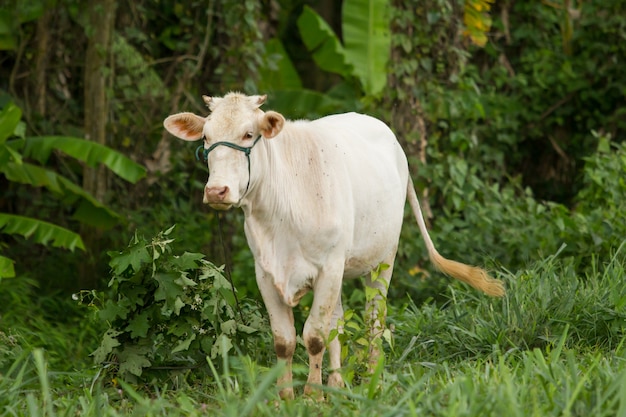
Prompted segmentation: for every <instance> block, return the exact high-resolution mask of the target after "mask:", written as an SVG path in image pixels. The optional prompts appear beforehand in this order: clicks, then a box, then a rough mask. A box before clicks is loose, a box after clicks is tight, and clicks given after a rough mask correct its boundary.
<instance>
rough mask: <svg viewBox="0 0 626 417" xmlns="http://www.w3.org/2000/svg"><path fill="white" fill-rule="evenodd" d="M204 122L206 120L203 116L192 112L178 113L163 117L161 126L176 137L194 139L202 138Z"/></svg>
mask: <svg viewBox="0 0 626 417" xmlns="http://www.w3.org/2000/svg"><path fill="white" fill-rule="evenodd" d="M204 122H206V119H205V118H204V117H200V116H197V115H195V114H193V113H178V114H173V115H171V116H169V117H168V118H167V119H165V120H164V121H163V126H164V127H165V129H167V131H168V132H170V133H171V134H172V135H174V136H176V137H177V138H180V139H182V140H187V141H194V140H198V139H201V138H202V134H203V129H204Z"/></svg>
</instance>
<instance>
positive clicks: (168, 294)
mask: <svg viewBox="0 0 626 417" xmlns="http://www.w3.org/2000/svg"><path fill="white" fill-rule="evenodd" d="M177 278H178V277H177V276H175V275H173V274H167V273H158V274H156V275H155V276H154V279H155V280H157V282H158V283H159V288H157V290H156V292H155V293H154V299H155V300H156V301H161V300H165V303H166V305H165V307H167V309H169V310H170V313H171V311H173V310H174V309H175V308H176V297H181V296H183V295H184V294H185V292H184V291H183V290H182V288H181V287H180V285H178V284H177V283H176V279H177Z"/></svg>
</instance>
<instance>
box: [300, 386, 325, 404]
mask: <svg viewBox="0 0 626 417" xmlns="http://www.w3.org/2000/svg"><path fill="white" fill-rule="evenodd" d="M304 396H305V397H307V398H309V399H311V400H313V401H324V393H323V392H322V390H321V389H320V388H319V386H315V385H310V384H306V385H305V386H304Z"/></svg>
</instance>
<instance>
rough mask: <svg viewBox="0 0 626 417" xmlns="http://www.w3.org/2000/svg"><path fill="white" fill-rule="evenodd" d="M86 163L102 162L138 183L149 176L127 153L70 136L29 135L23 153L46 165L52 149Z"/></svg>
mask: <svg viewBox="0 0 626 417" xmlns="http://www.w3.org/2000/svg"><path fill="white" fill-rule="evenodd" d="M55 149H56V150H60V151H62V152H63V153H65V154H67V155H69V156H71V157H74V158H76V159H78V160H80V161H83V162H85V163H86V164H87V165H89V166H91V167H95V166H96V165H97V164H103V165H105V166H106V167H107V168H109V169H110V170H111V171H113V172H114V173H115V174H116V175H118V176H119V177H121V178H123V179H125V180H126V181H129V182H132V183H136V182H137V181H139V180H140V179H141V178H143V177H144V176H145V175H146V169H145V168H144V167H143V166H141V165H139V164H138V163H136V162H134V161H133V160H132V159H130V158H128V157H126V156H125V155H123V154H121V153H119V152H117V151H115V150H113V149H111V148H109V147H107V146H104V145H101V144H99V143H96V142H92V141H88V140H85V139H81V138H75V137H70V136H36V137H29V138H26V147H25V148H24V155H25V156H29V157H32V158H34V159H36V160H37V161H39V163H41V164H44V163H45V162H46V161H47V160H48V158H50V154H51V153H52V151H53V150H55Z"/></svg>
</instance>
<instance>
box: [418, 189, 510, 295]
mask: <svg viewBox="0 0 626 417" xmlns="http://www.w3.org/2000/svg"><path fill="white" fill-rule="evenodd" d="M407 198H408V200H409V204H410V205H411V208H412V209H413V214H414V215H415V219H416V220H417V224H418V225H419V228H420V232H422V237H423V238H424V242H425V243H426V248H427V249H428V256H429V257H430V260H431V262H432V263H433V264H434V265H435V267H437V269H439V270H440V271H441V272H443V273H444V274H446V275H449V276H451V277H453V278H456V279H458V280H461V281H463V282H465V283H467V284H469V285H471V286H472V287H474V288H476V289H478V290H480V291H483V292H484V293H485V294H487V295H491V296H494V297H502V296H503V295H504V292H505V290H504V284H503V283H502V282H501V281H498V280H497V279H494V278H492V277H490V276H489V274H487V272H486V271H485V270H484V269H481V268H478V267H476V266H470V265H465V264H462V263H460V262H456V261H452V260H450V259H446V258H444V257H443V256H441V255H440V254H439V252H437V249H435V245H434V244H433V241H432V240H431V239H430V236H429V234H428V230H427V229H426V223H425V222H424V216H423V215H422V209H421V208H420V203H419V200H418V199H417V194H416V193H415V187H414V186H413V181H412V180H411V178H409V181H408V185H407Z"/></svg>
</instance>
